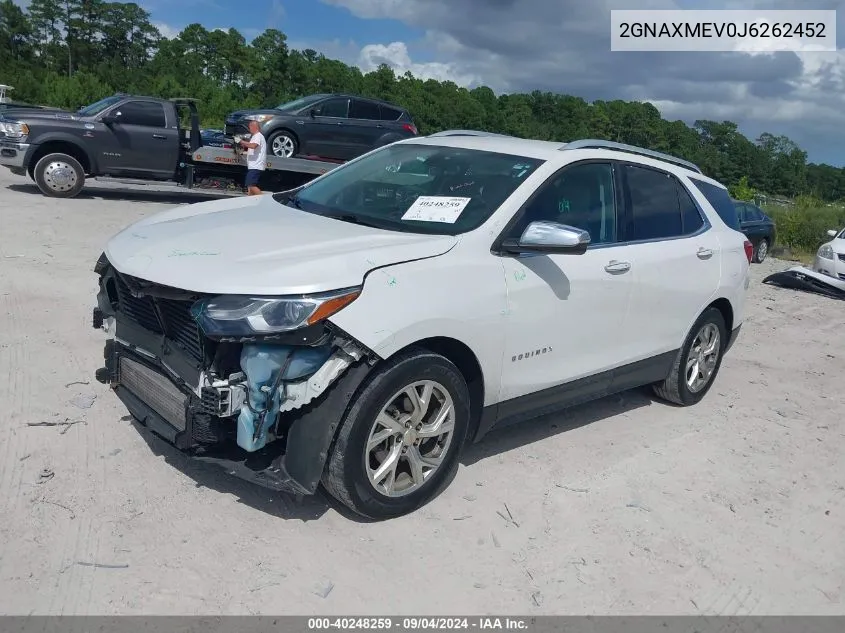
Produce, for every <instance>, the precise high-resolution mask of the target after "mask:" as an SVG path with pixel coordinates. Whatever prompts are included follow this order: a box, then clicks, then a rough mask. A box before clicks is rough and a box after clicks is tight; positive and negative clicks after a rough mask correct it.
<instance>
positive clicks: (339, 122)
mask: <svg viewBox="0 0 845 633" xmlns="http://www.w3.org/2000/svg"><path fill="white" fill-rule="evenodd" d="M335 125H343V122H342V121H338V122H337V123H335Z"/></svg>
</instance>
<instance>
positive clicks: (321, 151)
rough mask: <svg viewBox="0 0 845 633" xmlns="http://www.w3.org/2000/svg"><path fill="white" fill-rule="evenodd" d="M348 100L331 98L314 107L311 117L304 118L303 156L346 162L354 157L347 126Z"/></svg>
mask: <svg viewBox="0 0 845 633" xmlns="http://www.w3.org/2000/svg"><path fill="white" fill-rule="evenodd" d="M349 102H350V99H349V98H347V97H332V98H330V99H326V100H325V101H321V102H320V103H318V104H317V105H315V106H314V116H313V117H310V116H307V117H306V118H304V119H303V120H304V123H305V130H306V138H305V140H304V142H303V146H304V151H303V153H307V154H314V155H316V156H322V157H323V158H336V159H340V160H349V159H350V158H353V157H354V156H355V151H356V149H355V148H356V143H355V134H354V132H353V130H352V127H351V126H350V125H349Z"/></svg>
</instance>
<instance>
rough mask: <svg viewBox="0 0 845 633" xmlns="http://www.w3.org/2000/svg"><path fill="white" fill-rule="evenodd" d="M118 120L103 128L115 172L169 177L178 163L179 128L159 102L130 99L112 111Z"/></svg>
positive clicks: (110, 111) (149, 176) (151, 176)
mask: <svg viewBox="0 0 845 633" xmlns="http://www.w3.org/2000/svg"><path fill="white" fill-rule="evenodd" d="M108 112H109V113H111V114H113V115H115V116H117V117H118V121H117V122H116V123H111V124H109V125H106V128H107V136H109V137H110V138H109V145H110V146H111V148H110V149H109V150H107V151H108V152H110V153H109V154H108V157H109V159H110V160H109V162H110V165H111V166H112V168H113V170H114V172H115V173H120V174H124V175H137V176H140V177H147V178H165V179H166V178H172V177H173V174H174V173H175V171H176V167H177V163H178V161H179V144H180V141H179V129H178V125H177V122H176V121H175V120H173V121H169V120H168V118H173V113H172V111H171V112H168V111H167V109H165V105H164V104H163V103H162V102H160V101H152V100H144V99H133V100H129V101H124V102H123V103H120V104H118V105H116V106H115V107H113V108H111V109H110V110H109V111H108Z"/></svg>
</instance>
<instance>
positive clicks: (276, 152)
mask: <svg viewBox="0 0 845 633" xmlns="http://www.w3.org/2000/svg"><path fill="white" fill-rule="evenodd" d="M267 144H268V145H269V146H270V152H271V153H272V154H273V156H278V157H279V158H291V157H293V156H296V155H297V154H298V153H299V143H297V142H296V137H295V136H294V135H293V133H292V132H288V131H287V130H279V131H278V132H273V133H272V134H271V135H270V138H269V139H267Z"/></svg>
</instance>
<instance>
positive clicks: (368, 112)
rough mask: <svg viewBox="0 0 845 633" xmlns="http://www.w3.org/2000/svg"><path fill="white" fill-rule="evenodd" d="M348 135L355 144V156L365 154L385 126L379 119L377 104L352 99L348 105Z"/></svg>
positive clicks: (382, 134) (373, 145)
mask: <svg viewBox="0 0 845 633" xmlns="http://www.w3.org/2000/svg"><path fill="white" fill-rule="evenodd" d="M349 129H350V137H351V138H352V140H353V142H354V144H355V156H360V155H361V154H366V153H367V152H369V151H370V150H371V149H373V148H374V147H375V146H376V142H377V141H378V140H379V139H380V138H381V137H382V136H384V134H385V133H386V132H387V128H386V127H385V125H384V123H382V121H381V109H380V108H379V104H377V103H373V102H372V101H367V100H366V99H352V103H351V104H350V106H349Z"/></svg>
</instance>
